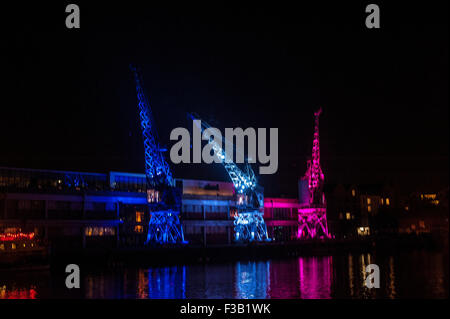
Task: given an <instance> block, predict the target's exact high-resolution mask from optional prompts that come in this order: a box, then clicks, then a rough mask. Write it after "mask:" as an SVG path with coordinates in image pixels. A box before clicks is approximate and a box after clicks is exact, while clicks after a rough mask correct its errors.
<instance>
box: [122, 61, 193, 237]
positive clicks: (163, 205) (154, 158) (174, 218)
mask: <svg viewBox="0 0 450 319" xmlns="http://www.w3.org/2000/svg"><path fill="white" fill-rule="evenodd" d="M130 69H131V71H132V72H133V75H134V80H135V84H136V93H137V100H138V108H139V117H140V121H141V131H142V138H143V142H144V153H145V176H146V181H147V203H148V206H149V213H150V221H149V226H148V233H147V241H146V243H147V244H150V243H157V244H175V243H186V242H185V240H184V234H183V228H182V225H181V222H180V219H179V215H180V205H181V191H180V190H179V189H178V188H177V187H176V185H175V181H174V179H173V177H172V173H171V171H170V167H169V164H168V163H167V162H166V160H165V158H164V154H163V148H162V147H161V146H160V144H159V141H158V135H157V132H156V128H155V122H154V119H153V115H152V109H151V107H150V103H149V102H148V100H147V97H146V95H145V93H144V89H143V81H142V76H141V74H140V72H139V70H138V69H137V67H136V66H134V65H130Z"/></svg>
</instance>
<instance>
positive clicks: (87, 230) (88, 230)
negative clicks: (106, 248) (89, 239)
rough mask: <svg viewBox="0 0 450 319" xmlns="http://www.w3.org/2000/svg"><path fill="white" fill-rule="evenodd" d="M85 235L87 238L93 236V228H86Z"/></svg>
mask: <svg viewBox="0 0 450 319" xmlns="http://www.w3.org/2000/svg"><path fill="white" fill-rule="evenodd" d="M84 234H85V235H86V236H92V227H86V228H85V229H84Z"/></svg>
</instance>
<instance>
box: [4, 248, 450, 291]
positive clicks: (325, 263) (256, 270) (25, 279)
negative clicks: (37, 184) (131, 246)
mask: <svg viewBox="0 0 450 319" xmlns="http://www.w3.org/2000/svg"><path fill="white" fill-rule="evenodd" d="M368 264H377V265H378V266H379V268H380V288H378V289H376V288H373V289H369V288H366V287H365V286H364V280H365V278H366V272H365V271H364V270H365V267H366V266H367V265H368ZM448 268H449V267H448V254H446V253H440V252H431V251H425V250H416V251H409V252H404V253H399V254H396V255H395V256H389V255H387V256H385V255H380V254H375V253H371V254H370V253H365V254H342V255H335V256H320V257H319V256H316V257H314V256H311V257H295V258H286V259H271V260H259V261H240V262H239V261H238V262H229V263H211V264H187V265H172V266H167V267H154V268H126V267H125V268H120V269H117V268H115V269H103V270H94V269H81V287H80V289H71V290H69V289H67V288H66V287H65V275H64V273H55V271H49V270H47V271H32V272H30V271H22V272H13V271H8V272H3V273H0V298H88V299H103V298H112V299H116V298H128V299H146V298H153V299H155V298H156V299H165V298H176V299H184V298H188V299H189V298H191V299H197V298H242V299H253V298H257V299H267V298H283V299H284V298H286V299H342V298H345V299H346V298H357V299H360V298H362V299H366V298H370V299H371V298H382V299H390V298H448V295H449V294H448V287H449V284H448Z"/></svg>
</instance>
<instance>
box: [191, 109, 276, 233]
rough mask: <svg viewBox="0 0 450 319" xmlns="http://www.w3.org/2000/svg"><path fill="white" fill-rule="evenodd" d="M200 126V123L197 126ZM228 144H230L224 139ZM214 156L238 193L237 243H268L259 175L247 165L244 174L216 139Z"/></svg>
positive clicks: (203, 126) (205, 125) (203, 127)
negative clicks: (257, 177)
mask: <svg viewBox="0 0 450 319" xmlns="http://www.w3.org/2000/svg"><path fill="white" fill-rule="evenodd" d="M188 117H189V118H190V119H192V120H193V121H194V120H199V117H198V115H194V114H191V113H189V114H188ZM194 123H198V122H194ZM200 123H201V124H200V127H198V128H199V129H200V131H201V132H202V134H203V132H204V131H205V130H207V129H209V128H211V126H210V125H209V124H208V123H206V122H204V121H200ZM223 141H224V142H225V144H227V143H230V141H227V140H226V139H225V138H223ZM208 143H209V144H210V145H211V147H212V149H213V151H214V155H215V156H216V157H217V158H218V159H219V160H220V162H221V164H222V165H223V166H224V167H225V170H226V171H227V173H228V175H229V176H230V179H231V181H232V182H233V185H234V188H235V190H236V193H237V213H236V214H235V216H234V231H235V240H236V241H244V242H247V241H267V240H269V239H268V236H267V226H266V223H265V222H264V213H263V212H261V211H260V209H263V207H264V196H263V194H262V191H261V188H260V187H259V186H258V183H257V179H256V176H255V173H254V172H253V170H252V168H251V166H250V164H249V163H248V162H246V172H243V171H242V170H241V169H240V168H239V167H238V166H237V165H236V164H235V163H234V162H233V159H232V158H231V157H230V156H229V155H228V154H227V153H226V152H225V150H224V148H223V147H222V145H220V144H218V143H217V142H216V141H215V140H214V139H212V138H211V139H209V141H208Z"/></svg>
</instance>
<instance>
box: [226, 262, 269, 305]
mask: <svg viewBox="0 0 450 319" xmlns="http://www.w3.org/2000/svg"><path fill="white" fill-rule="evenodd" d="M269 275H270V261H259V262H254V261H253V262H237V263H236V275H235V286H236V294H235V296H234V298H237V299H255V298H256V299H265V298H267V297H268V291H269V290H270V276H269Z"/></svg>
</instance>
